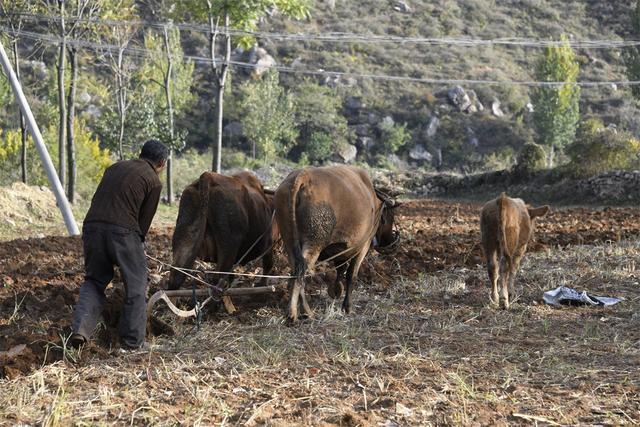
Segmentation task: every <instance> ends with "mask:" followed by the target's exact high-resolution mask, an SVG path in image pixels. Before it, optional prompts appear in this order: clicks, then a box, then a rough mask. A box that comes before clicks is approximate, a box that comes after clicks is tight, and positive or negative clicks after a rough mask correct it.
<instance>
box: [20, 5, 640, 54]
mask: <svg viewBox="0 0 640 427" xmlns="http://www.w3.org/2000/svg"><path fill="white" fill-rule="evenodd" d="M12 16H19V17H22V18H26V19H30V20H45V21H48V22H59V21H60V20H61V19H62V18H61V17H60V16H55V15H44V14H37V13H16V14H12ZM65 20H66V21H69V22H82V23H86V24H97V25H105V26H138V27H151V28H163V27H165V26H167V25H169V26H174V27H176V28H178V29H180V30H188V31H197V32H202V33H209V32H210V31H211V29H210V27H209V26H208V25H204V24H198V23H193V22H173V21H165V22H161V21H141V20H113V19H102V18H77V17H66V18H65ZM218 31H219V32H220V33H224V34H227V33H228V34H230V35H231V36H251V37H256V38H261V39H275V40H281V41H309V42H312V41H316V42H331V43H374V44H375V43H394V44H420V45H455V46H519V47H532V48H546V47H554V46H562V45H565V44H568V45H569V46H571V47H572V48H583V49H622V48H628V47H636V46H640V40H613V39H611V40H606V39H605V40H573V39H569V40H540V39H529V38H520V37H504V38H494V39H477V38H468V37H443V38H439V37H406V36H392V35H376V34H355V33H345V32H327V33H323V34H310V33H279V32H267V31H255V30H248V29H238V28H231V27H229V28H227V27H224V26H223V27H218Z"/></svg>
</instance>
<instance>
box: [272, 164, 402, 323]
mask: <svg viewBox="0 0 640 427" xmlns="http://www.w3.org/2000/svg"><path fill="white" fill-rule="evenodd" d="M274 203H275V207H276V219H277V222H278V228H279V229H280V234H281V236H282V241H283V243H284V247H285V250H286V253H287V256H288V259H289V263H290V265H291V266H292V269H293V276H295V278H294V279H291V280H290V282H289V320H290V321H292V322H295V321H296V319H297V317H298V298H300V299H301V300H302V307H303V310H304V314H305V315H307V316H312V311H311V308H310V307H309V304H308V303H307V299H306V296H305V289H304V276H305V274H306V273H307V272H312V271H313V270H314V267H315V265H316V262H317V261H323V260H327V261H329V260H330V261H332V262H333V263H334V265H336V266H338V271H337V277H336V284H335V285H334V286H333V289H331V288H330V291H329V295H330V296H332V297H334V298H339V297H340V295H341V293H342V286H341V283H340V282H341V279H342V276H343V275H344V273H345V271H346V285H347V286H346V292H345V298H344V302H343V304H342V308H343V309H344V311H345V312H346V313H349V312H350V311H351V291H352V289H353V281H354V279H355V278H356V277H357V275H358V270H359V268H360V265H361V263H362V260H363V259H364V257H365V255H366V254H367V251H368V250H369V246H370V245H371V243H372V240H374V239H375V240H376V241H377V244H378V245H379V246H382V247H384V246H387V245H390V244H392V243H394V242H395V240H396V235H395V234H394V231H393V219H394V218H393V217H394V215H393V210H394V208H395V207H397V206H398V205H399V204H398V203H396V202H395V201H394V200H392V199H390V198H389V197H387V196H386V195H384V194H382V193H381V192H378V191H376V190H375V189H374V188H373V184H372V183H371V180H370V179H369V176H368V175H367V173H366V172H364V171H363V170H361V169H358V168H355V167H351V166H329V167H320V168H312V167H310V168H305V169H300V170H296V171H293V172H291V173H290V174H289V176H287V178H286V179H285V180H284V181H283V182H282V184H280V186H279V187H278V189H277V190H276V193H275V196H274Z"/></svg>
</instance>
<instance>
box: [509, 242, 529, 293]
mask: <svg viewBox="0 0 640 427" xmlns="http://www.w3.org/2000/svg"><path fill="white" fill-rule="evenodd" d="M525 252H526V247H523V248H521V249H520V250H518V252H516V254H515V255H514V256H513V262H512V265H511V271H510V272H509V299H510V300H511V301H513V300H514V299H515V296H516V287H515V281H516V275H517V274H518V270H519V269H520V261H522V257H523V256H524V253H525Z"/></svg>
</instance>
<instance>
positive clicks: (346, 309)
mask: <svg viewBox="0 0 640 427" xmlns="http://www.w3.org/2000/svg"><path fill="white" fill-rule="evenodd" d="M342 311H344V314H351V305H348V304H342Z"/></svg>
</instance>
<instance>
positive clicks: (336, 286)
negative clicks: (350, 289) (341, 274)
mask: <svg viewBox="0 0 640 427" xmlns="http://www.w3.org/2000/svg"><path fill="white" fill-rule="evenodd" d="M342 288H343V286H342V283H333V284H330V285H329V286H327V294H328V295H329V297H330V298H333V299H338V298H340V297H341V296H342V290H343V289H342Z"/></svg>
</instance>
